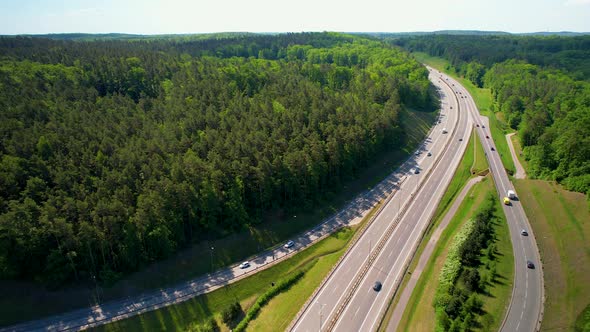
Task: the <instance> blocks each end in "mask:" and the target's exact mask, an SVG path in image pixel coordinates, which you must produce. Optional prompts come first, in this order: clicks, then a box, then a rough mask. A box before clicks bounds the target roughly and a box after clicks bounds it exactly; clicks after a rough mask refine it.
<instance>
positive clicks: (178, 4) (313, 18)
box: [0, 0, 590, 34]
mask: <svg viewBox="0 0 590 332" xmlns="http://www.w3.org/2000/svg"><path fill="white" fill-rule="evenodd" d="M446 29H459V30H501V31H508V32H536V31H578V32H582V31H583V32H589V31H590V0H495V1H494V0H486V1H482V0H446V1H445V0H404V1H400V0H355V1H349V0H290V1H281V0H194V1H190V0H143V1H141V0H120V1H116V0H103V1H101V0H95V1H89V0H77V1H74V0H62V1H51V0H46V1H43V0H0V34H39V33H68V32H86V33H108V32H122V33H137V34H166V33H206V32H223V31H250V32H287V31H292V32H299V31H355V32H356V31H358V32H370V31H384V32H405V31H434V30H446Z"/></svg>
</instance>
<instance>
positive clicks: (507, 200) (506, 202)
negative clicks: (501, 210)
mask: <svg viewBox="0 0 590 332" xmlns="http://www.w3.org/2000/svg"><path fill="white" fill-rule="evenodd" d="M504 205H510V198H508V197H504Z"/></svg>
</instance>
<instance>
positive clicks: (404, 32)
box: [0, 29, 590, 36]
mask: <svg viewBox="0 0 590 332" xmlns="http://www.w3.org/2000/svg"><path fill="white" fill-rule="evenodd" d="M322 32H333V33H343V34H347V33H348V34H436V33H446V32H449V33H453V32H472V33H474V34H477V33H484V34H495V33H498V34H511V35H529V34H580V35H585V34H590V30H589V31H572V30H559V31H557V30H556V31H531V32H513V31H503V30H473V29H443V30H430V31H428V30H415V31H332V30H317V31H214V32H180V33H131V32H115V31H113V32H80V31H77V32H48V33H14V34H3V33H0V36H50V35H89V36H93V35H94V36H95V35H127V36H175V35H177V36H180V35H187V36H188V35H214V34H240V33H244V34H285V33H322Z"/></svg>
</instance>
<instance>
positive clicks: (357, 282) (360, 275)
mask: <svg viewBox="0 0 590 332" xmlns="http://www.w3.org/2000/svg"><path fill="white" fill-rule="evenodd" d="M445 84H446V82H445ZM447 85H448V84H447ZM449 88H450V86H449ZM451 90H452V88H451ZM453 95H454V96H455V100H456V101H457V113H458V116H457V119H456V120H455V125H454V126H453V131H452V132H451V134H450V135H449V136H450V137H452V136H454V135H455V133H456V131H457V124H458V122H459V119H460V117H461V113H460V106H459V100H458V98H457V96H456V95H455V94H453ZM432 130H433V129H431V131H432ZM449 147H450V145H448V144H447V145H446V146H445V148H444V150H443V152H442V153H440V154H439V155H438V157H437V159H436V161H435V163H434V164H433V165H432V166H431V167H430V168H429V170H428V172H427V173H426V176H425V177H424V178H423V179H422V181H420V183H419V185H418V187H417V188H416V189H415V191H414V193H412V196H411V199H410V200H407V201H406V202H405V203H404V206H403V207H402V209H401V210H400V212H399V213H398V215H397V217H396V219H395V220H394V222H393V223H392V224H391V225H390V226H389V227H388V228H387V231H386V232H385V235H384V236H382V237H381V239H380V241H379V243H378V245H377V246H376V248H375V249H374V250H373V252H371V254H370V256H369V259H368V260H367V262H366V263H365V265H364V266H363V269H362V270H361V271H360V272H359V273H358V274H357V275H356V277H355V281H354V283H353V284H352V287H351V288H350V289H349V291H348V293H347V294H346V297H345V298H344V301H343V302H342V303H341V304H340V306H339V307H338V309H337V310H336V314H335V316H334V317H333V318H332V319H331V320H330V322H329V324H328V326H327V330H328V331H331V330H332V329H333V328H334V327H335V325H336V323H337V322H338V319H339V318H340V315H341V314H342V312H344V309H345V308H346V306H347V305H348V303H349V302H350V300H351V299H352V296H353V295H354V293H355V292H356V290H357V289H358V287H359V285H360V283H361V282H362V280H363V278H364V277H365V275H366V274H367V272H368V271H369V269H370V267H371V265H372V263H373V261H374V260H375V259H376V258H377V256H378V255H379V254H380V252H381V250H382V249H383V247H384V246H385V244H386V243H387V241H389V238H390V236H391V234H392V233H393V231H394V230H395V228H396V227H397V226H398V224H399V222H400V221H401V219H402V217H403V216H404V215H405V213H406V212H407V210H408V209H409V207H410V205H411V204H412V202H413V200H414V198H415V196H414V195H415V193H417V192H419V191H420V190H421V189H422V187H423V186H424V184H425V183H426V181H427V180H428V179H429V178H430V176H431V175H432V172H433V171H434V169H435V168H436V166H437V165H438V164H439V163H440V161H441V160H442V157H443V155H444V154H445V153H446V151H447V150H448V149H449ZM392 197H393V195H392ZM384 206H385V205H384ZM376 216H377V214H376V215H375V217H376ZM413 251H414V252H415V249H414V250H413ZM406 265H407V264H406ZM406 269H407V266H406V268H404V271H405V270H406ZM400 281H401V280H396V281H395V284H396V286H395V287H394V289H395V290H396V291H397V289H398V288H399V283H400ZM379 316H380V319H381V316H382V314H381V313H380V314H379Z"/></svg>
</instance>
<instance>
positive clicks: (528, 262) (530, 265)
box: [526, 260, 535, 269]
mask: <svg viewBox="0 0 590 332" xmlns="http://www.w3.org/2000/svg"><path fill="white" fill-rule="evenodd" d="M526 267H528V268H529V269H534V268H535V264H534V263H533V262H531V261H530V260H527V261H526Z"/></svg>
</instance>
